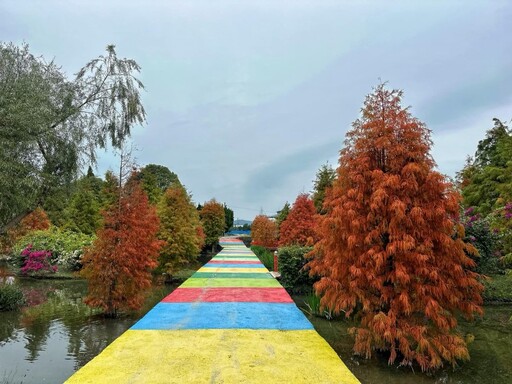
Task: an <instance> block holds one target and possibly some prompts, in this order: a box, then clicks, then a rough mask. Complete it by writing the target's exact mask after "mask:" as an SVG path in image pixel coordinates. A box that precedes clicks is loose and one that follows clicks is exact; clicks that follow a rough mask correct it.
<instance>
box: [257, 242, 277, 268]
mask: <svg viewBox="0 0 512 384" xmlns="http://www.w3.org/2000/svg"><path fill="white" fill-rule="evenodd" d="M251 251H253V252H254V253H255V254H256V256H258V258H259V259H260V261H261V262H262V263H263V265H264V266H265V267H266V268H267V269H268V270H269V271H272V270H273V269H274V254H273V253H272V252H270V251H269V250H268V249H267V248H265V247H262V246H260V245H253V246H252V247H251Z"/></svg>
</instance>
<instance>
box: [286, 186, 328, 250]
mask: <svg viewBox="0 0 512 384" xmlns="http://www.w3.org/2000/svg"><path fill="white" fill-rule="evenodd" d="M315 216H316V209H315V204H314V203H313V200H311V199H310V198H309V196H308V195H307V194H306V193H301V194H300V195H299V196H297V199H296V200H295V203H293V207H292V209H291V210H290V213H289V214H288V216H287V217H286V219H285V220H284V221H283V222H282V223H281V226H280V227H279V246H287V245H301V246H306V245H308V246H309V245H313V244H314V243H315V242H316V241H317V240H318V236H317V234H316V232H315V220H316V219H315Z"/></svg>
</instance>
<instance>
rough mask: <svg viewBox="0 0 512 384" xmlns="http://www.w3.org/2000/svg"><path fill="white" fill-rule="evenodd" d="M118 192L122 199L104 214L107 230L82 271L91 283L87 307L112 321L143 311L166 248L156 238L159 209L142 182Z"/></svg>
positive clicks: (87, 256)
mask: <svg viewBox="0 0 512 384" xmlns="http://www.w3.org/2000/svg"><path fill="white" fill-rule="evenodd" d="M117 192H118V195H117V201H112V204H110V205H109V206H108V207H107V208H106V209H105V210H104V211H103V217H104V222H103V226H102V228H100V229H99V230H98V232H97V239H96V240H95V242H94V243H93V245H92V247H91V248H90V249H88V250H87V251H86V252H85V254H84V256H83V259H82V263H83V268H82V271H81V274H82V275H83V276H84V277H86V278H87V280H88V283H89V292H88V295H87V297H86V298H85V300H84V301H85V303H86V304H88V305H90V306H92V307H99V308H102V309H103V310H104V311H105V314H106V315H107V316H111V317H115V316H117V314H118V312H119V311H120V310H126V309H139V308H140V307H141V305H142V304H143V302H144V297H145V293H146V291H147V289H148V288H149V287H150V286H151V269H152V268H154V267H156V265H157V257H158V252H159V250H160V248H161V246H162V245H163V241H161V240H158V239H157V238H156V234H157V232H158V228H159V220H158V216H157V214H156V208H155V207H153V206H151V205H150V204H149V201H148V197H147V195H146V194H145V193H144V192H143V191H142V189H141V188H140V186H139V185H138V183H137V182H130V183H127V184H126V185H125V186H123V187H122V188H120V189H119V190H118V191H117Z"/></svg>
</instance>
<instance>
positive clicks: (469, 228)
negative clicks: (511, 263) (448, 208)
mask: <svg viewBox="0 0 512 384" xmlns="http://www.w3.org/2000/svg"><path fill="white" fill-rule="evenodd" d="M462 223H463V224H464V230H465V238H464V241H466V242H468V243H471V244H472V245H473V246H474V247H475V248H476V249H477V250H478V256H472V257H474V259H475V262H476V264H477V267H476V271H477V272H478V273H482V274H484V275H494V274H501V273H504V271H505V270H504V268H503V265H501V263H500V256H501V254H500V235H499V233H498V232H496V231H494V230H492V229H491V225H490V223H489V217H486V218H481V217H480V216H479V215H478V214H477V213H475V212H474V209H473V208H468V209H466V210H465V211H464V215H463V216H462Z"/></svg>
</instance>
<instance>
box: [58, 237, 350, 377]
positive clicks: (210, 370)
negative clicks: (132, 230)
mask: <svg viewBox="0 0 512 384" xmlns="http://www.w3.org/2000/svg"><path fill="white" fill-rule="evenodd" d="M221 245H222V246H223V250H222V251H221V252H220V253H219V254H217V256H215V257H214V258H213V259H212V260H211V261H210V262H209V263H207V264H206V265H204V266H203V267H202V268H201V269H199V270H198V271H197V272H196V273H195V274H194V275H193V276H192V277H191V278H190V279H188V280H187V281H185V282H184V283H183V284H182V285H181V286H180V287H179V288H177V289H176V290H175V291H174V292H172V293H171V294H170V295H168V296H167V297H165V298H164V299H163V300H162V301H161V302H160V303H158V304H157V305H156V306H155V307H154V308H153V309H152V310H150V311H149V312H148V313H147V314H146V316H144V317H143V318H142V319H140V320H139V321H138V322H137V323H135V325H133V326H132V327H131V328H130V329H129V330H127V331H126V332H125V333H123V334H122V335H121V336H119V337H118V338H117V339H116V340H115V341H114V342H113V343H112V344H110V345H109V346H108V347H107V348H105V349H104V350H103V352H101V353H100V354H99V355H98V356H96V357H95V358H94V359H93V360H91V361H90V362H89V363H88V364H87V365H85V366H84V367H83V368H81V369H80V370H79V371H78V372H76V373H75V374H74V375H73V376H71V378H69V379H68V380H67V381H66V383H68V384H73V383H80V384H85V383H91V384H92V383H94V384H98V383H102V384H103V383H116V384H123V383H180V384H182V383H183V384H188V383H194V384H195V383H212V384H213V383H225V384H227V383H236V384H239V383H262V384H267V383H280V384H297V383H308V384H309V383H315V384H316V383H336V384H340V383H347V384H355V383H359V381H358V380H357V379H356V377H355V376H354V375H353V374H352V373H351V372H350V371H349V369H348V368H347V367H346V366H345V364H344V363H343V362H342V361H341V360H340V358H339V357H338V355H337V354H336V352H334V350H333V349H332V348H331V347H330V346H329V344H327V342H326V341H325V340H324V339H323V338H322V337H321V336H320V335H319V334H318V333H317V332H316V331H315V330H314V329H313V326H312V325H311V323H310V322H309V321H308V320H307V318H306V317H305V316H304V314H303V313H302V312H301V311H300V310H299V309H298V308H297V307H296V306H295V303H294V302H293V301H292V299H291V298H290V296H289V295H288V293H287V292H286V290H285V289H284V288H283V287H282V286H281V285H280V284H279V283H278V282H277V280H275V279H274V278H272V276H271V275H270V273H269V272H268V270H267V269H266V268H265V267H264V266H263V265H262V264H261V262H260V261H259V259H258V258H257V257H256V256H255V255H254V253H252V252H251V251H250V250H249V249H247V248H246V247H245V246H244V244H243V243H242V242H241V241H239V240H236V239H233V238H222V239H221Z"/></svg>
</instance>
